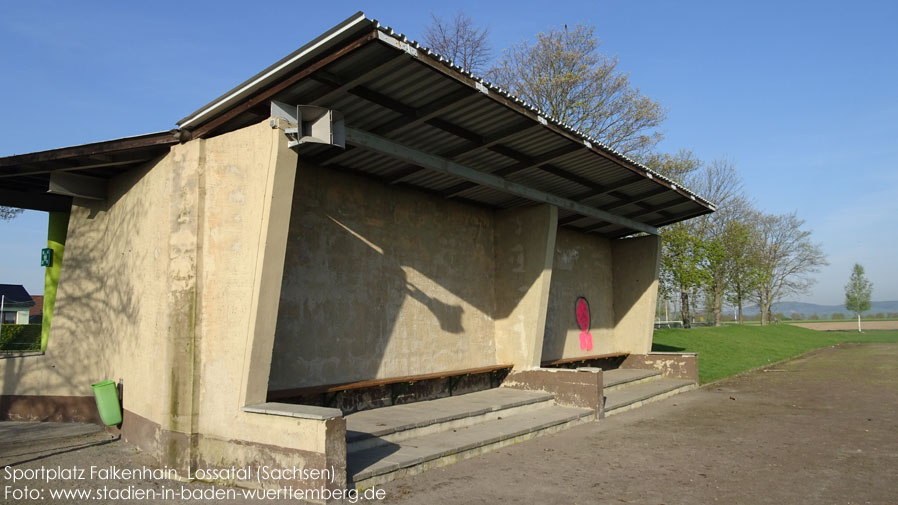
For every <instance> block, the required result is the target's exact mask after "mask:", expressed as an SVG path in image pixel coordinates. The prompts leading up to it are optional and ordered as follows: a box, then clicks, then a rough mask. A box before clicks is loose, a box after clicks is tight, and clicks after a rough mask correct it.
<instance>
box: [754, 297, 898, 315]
mask: <svg viewBox="0 0 898 505" xmlns="http://www.w3.org/2000/svg"><path fill="white" fill-rule="evenodd" d="M771 309H772V310H773V313H774V314H778V313H782V314H785V315H786V316H790V315H792V313H793V312H797V313H799V314H802V315H803V316H804V317H808V316H810V315H811V314H817V315H818V316H820V317H824V316H827V317H828V316H829V315H830V314H832V313H833V312H841V313H843V314H845V316H846V317H849V316H851V315H852V314H853V312H851V311H849V310H847V309H846V308H845V304H842V305H818V304H816V303H804V302H777V303H774V304H773V307H772V308H771ZM759 312H760V309H759V307H758V306H757V305H753V306H751V307H743V309H742V313H743V314H745V315H747V316H753V315H755V314H757V313H759ZM878 312H882V313H883V314H888V313H889V312H898V300H894V301H889V302H872V303H871V304H870V310H868V311H865V312H864V313H863V315H865V316H868V315H870V314H876V313H878Z"/></svg>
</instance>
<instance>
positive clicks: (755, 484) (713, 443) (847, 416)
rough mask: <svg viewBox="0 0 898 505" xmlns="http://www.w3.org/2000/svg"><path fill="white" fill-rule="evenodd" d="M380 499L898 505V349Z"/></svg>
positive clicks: (690, 401)
mask: <svg viewBox="0 0 898 505" xmlns="http://www.w3.org/2000/svg"><path fill="white" fill-rule="evenodd" d="M385 489H386V491H387V497H388V499H387V503H403V504H418V503H420V504H430V503H459V504H462V503H464V504H468V503H490V504H492V503H565V504H596V503H603V504H604V503H608V504H621V503H638V504H668V505H670V504H709V503H726V504H740V503H745V504H766V503H770V504H777V505H782V504H815V505H817V504H837V503H838V504H867V503H872V504H898V345H895V344H866V345H843V346H839V347H836V348H827V349H823V350H820V351H816V352H814V353H812V354H810V355H805V356H804V357H802V358H799V359H796V360H793V361H790V362H787V363H784V364H781V365H777V366H776V367H775V368H771V369H768V370H766V371H756V372H752V373H748V374H745V375H742V376H737V377H733V378H730V379H725V380H723V381H720V382H717V383H712V384H709V385H708V386H706V387H703V388H701V389H699V390H697V391H693V392H690V393H686V394H682V395H678V396H675V397H673V398H670V399H668V400H665V401H662V402H659V403H656V404H651V405H647V406H645V407H642V408H640V409H637V410H635V411H631V412H627V413H624V414H621V415H618V416H613V417H610V418H607V419H604V420H602V421H599V422H597V423H591V424H587V425H583V426H578V427H576V428H573V429H570V430H567V431H564V432H561V433H558V434H556V435H552V436H548V437H542V438H539V439H536V440H533V441H530V442H526V443H523V444H518V445H515V446H512V447H510V448H507V449H502V450H499V451H496V452H493V453H490V454H486V455H484V456H481V457H479V458H474V459H470V460H467V461H464V462H461V463H458V464H455V465H452V466H449V467H445V468H442V469H439V470H435V471H432V472H428V473H424V474H421V475H417V476H414V477H411V478H407V479H403V480H399V481H394V482H392V483H390V484H387V485H386V486H385Z"/></svg>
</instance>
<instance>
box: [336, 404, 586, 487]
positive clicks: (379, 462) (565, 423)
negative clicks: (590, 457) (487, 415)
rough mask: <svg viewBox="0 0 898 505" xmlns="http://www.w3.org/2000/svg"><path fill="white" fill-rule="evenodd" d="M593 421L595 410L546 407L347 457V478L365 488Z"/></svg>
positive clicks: (374, 448) (355, 453)
mask: <svg viewBox="0 0 898 505" xmlns="http://www.w3.org/2000/svg"><path fill="white" fill-rule="evenodd" d="M465 396H467V395H465ZM593 419H595V413H594V412H593V411H592V410H590V409H576V408H568V407H559V406H556V405H544V406H542V407H540V408H537V409H534V410H529V411H524V412H518V413H515V414H511V415H508V416H504V415H503V416H501V417H498V418H496V419H494V420H491V421H486V422H482V423H479V424H475V425H473V426H468V427H465V428H458V429H454V430H449V431H444V432H440V433H432V434H429V435H424V436H421V437H417V438H412V439H408V440H404V441H402V442H401V443H399V444H395V443H390V444H387V445H382V446H378V447H373V448H370V449H366V450H363V451H358V452H354V453H352V454H348V455H347V466H348V467H347V477H348V479H349V480H350V482H352V483H353V484H352V485H353V486H355V487H356V488H357V489H364V488H367V487H371V486H375V485H380V484H383V483H384V482H389V481H391V480H394V479H397V478H400V477H404V476H406V475H414V474H417V473H421V472H423V471H426V470H429V469H431V468H437V467H441V466H446V465H450V464H452V463H455V462H456V461H460V460H462V459H467V458H471V457H474V456H477V455H480V454H482V453H485V452H488V451H491V450H495V449H499V448H501V447H505V446H508V445H511V444H515V443H518V442H523V441H525V440H529V439H531V438H534V437H537V436H540V435H544V434H548V433H555V432H557V431H561V430H563V429H565V428H569V427H571V426H574V425H576V424H580V423H585V422H588V421H591V420H593Z"/></svg>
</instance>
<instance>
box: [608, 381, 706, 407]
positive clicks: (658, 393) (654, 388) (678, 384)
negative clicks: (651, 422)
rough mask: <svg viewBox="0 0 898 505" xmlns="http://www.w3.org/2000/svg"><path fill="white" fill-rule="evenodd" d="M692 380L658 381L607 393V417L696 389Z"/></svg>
mask: <svg viewBox="0 0 898 505" xmlns="http://www.w3.org/2000/svg"><path fill="white" fill-rule="evenodd" d="M696 387H697V386H696V384H695V382H693V381H691V380H683V379H658V380H653V381H650V382H644V383H641V384H635V385H632V386H629V387H626V388H623V389H618V390H616V391H611V392H607V393H605V416H610V415H614V414H619V413H621V412H624V411H626V410H629V409H632V408H636V407H640V406H642V405H644V404H646V403H650V402H653V401H658V400H663V399H665V398H667V397H669V396H673V395H675V394H677V393H682V392H684V391H689V390H691V389H695V388H696Z"/></svg>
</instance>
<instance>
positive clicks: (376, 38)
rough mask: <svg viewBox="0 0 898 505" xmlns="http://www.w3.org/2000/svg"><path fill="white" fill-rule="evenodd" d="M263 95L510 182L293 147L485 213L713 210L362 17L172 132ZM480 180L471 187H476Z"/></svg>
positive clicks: (667, 217) (648, 216)
mask: <svg viewBox="0 0 898 505" xmlns="http://www.w3.org/2000/svg"><path fill="white" fill-rule="evenodd" d="M271 100H279V101H284V102H287V103H302V104H312V105H321V106H324V107H328V108H332V109H334V110H337V111H340V112H341V113H343V114H344V117H345V120H346V125H347V127H348V128H353V129H356V130H359V131H364V132H366V134H374V135H377V136H379V137H380V138H383V139H385V140H387V141H390V142H394V143H398V144H400V145H402V146H404V147H406V148H411V149H414V150H416V151H418V152H422V153H426V154H428V155H435V156H438V157H441V158H443V159H445V160H450V161H451V162H453V163H457V164H460V165H461V166H464V167H468V168H469V169H473V170H475V171H479V172H483V173H488V174H492V176H493V179H491V180H498V181H503V180H504V181H508V183H507V184H510V185H514V184H517V186H516V187H518V188H519V191H518V192H517V193H515V192H514V191H511V192H509V191H503V190H502V188H501V187H498V186H494V187H492V188H491V187H486V186H480V185H478V184H477V183H474V182H468V181H467V180H464V179H461V178H459V177H458V176H457V175H448V174H446V173H438V172H434V171H432V170H429V169H426V168H424V167H417V166H415V165H413V164H411V163H410V162H409V161H403V160H401V159H398V158H395V157H391V156H384V155H381V154H376V153H374V152H372V151H369V150H365V149H363V148H361V147H355V148H353V147H354V146H352V145H350V146H347V149H346V151H345V152H344V151H341V150H340V149H339V148H336V147H327V146H321V145H310V146H303V147H301V150H300V155H301V156H302V157H303V159H304V160H305V161H306V162H309V163H316V164H320V165H323V166H330V167H333V168H335V169H340V170H350V171H356V172H362V173H364V174H366V175H369V176H373V177H377V178H379V179H381V180H383V181H384V182H385V183H390V184H397V183H399V184H406V185H412V186H415V187H418V188H420V189H423V190H426V191H430V192H436V193H438V194H441V195H443V196H445V197H447V198H458V199H463V200H467V201H472V202H477V203H480V204H484V205H488V206H490V207H494V208H513V207H518V206H522V205H528V204H532V201H530V200H529V199H528V198H526V197H522V193H521V192H520V188H522V187H523V188H527V189H528V191H525V193H527V194H528V195H529V194H531V193H530V192H529V189H532V190H536V191H538V192H541V193H540V194H546V195H550V198H549V199H551V200H553V201H558V198H556V197H559V198H562V199H564V200H563V201H567V202H570V204H569V206H570V207H571V208H574V209H577V208H579V209H580V212H586V210H584V209H585V208H584V207H583V205H586V206H588V209H596V210H595V211H592V210H589V211H588V212H589V213H593V214H596V213H598V214H599V215H602V216H605V217H606V219H612V221H621V220H620V219H617V218H616V217H614V218H612V217H611V216H609V214H602V212H605V211H603V210H602V209H609V210H607V212H608V213H610V214H612V215H613V216H623V217H627V216H630V217H629V218H628V219H631V221H624V222H629V223H630V224H631V225H634V226H636V228H635V229H639V228H641V227H642V226H643V225H647V226H650V227H654V226H659V225H661V224H666V223H670V222H675V221H677V220H682V219H687V218H689V217H693V216H696V215H700V214H704V213H707V212H711V211H713V210H714V206H713V205H712V204H710V203H709V202H707V201H705V200H704V199H702V198H700V197H698V196H697V195H695V194H694V193H693V192H691V191H689V190H686V189H685V188H682V187H681V186H679V185H678V184H675V183H673V182H672V181H670V180H668V179H667V178H665V177H663V176H661V175H659V174H657V173H655V172H653V171H651V170H650V169H648V168H647V167H645V166H642V165H640V164H638V163H636V162H635V161H633V160H631V159H629V158H627V157H625V156H623V155H622V154H620V153H618V152H616V151H614V150H612V149H610V148H608V147H606V146H603V145H601V144H600V143H599V142H598V141H596V140H595V139H593V138H591V137H588V136H586V135H584V134H583V133H582V132H578V131H575V130H574V129H572V128H571V127H570V126H568V125H565V124H562V123H560V122H558V121H555V120H553V119H552V118H551V117H550V116H548V114H546V113H545V112H544V111H541V110H539V109H537V108H535V107H533V106H531V105H530V104H527V103H525V102H523V101H522V100H521V99H519V98H517V97H514V96H512V95H510V94H508V93H507V92H506V91H505V90H502V89H500V88H498V87H496V86H494V85H492V84H491V83H489V82H487V81H484V80H483V79H480V78H477V77H475V76H473V75H472V74H471V73H470V72H467V71H465V70H464V69H461V68H460V67H458V66H456V65H454V64H453V63H452V62H449V61H446V59H445V58H443V57H441V56H440V55H438V54H436V53H434V52H432V51H430V50H429V49H427V48H425V47H422V46H421V45H419V44H417V43H416V42H414V41H410V40H408V39H407V38H406V37H405V36H403V35H401V34H399V33H397V32H394V31H393V30H392V29H391V28H389V27H385V26H381V25H380V23H378V22H377V21H376V20H372V19H368V18H367V17H365V16H364V14H362V13H357V14H356V15H354V16H351V17H350V18H348V19H347V20H346V21H344V22H343V23H341V24H339V25H337V26H336V27H334V28H333V29H331V30H329V31H328V32H326V33H325V34H323V35H321V36H319V37H318V38H316V39H315V40H313V41H312V42H310V43H309V44H306V45H305V46H303V47H301V48H300V49H298V50H297V51H294V52H293V53H291V54H290V55H288V56H287V57H285V58H283V59H282V60H280V61H278V62H277V63H275V64H274V65H271V66H270V67H268V68H266V69H265V70H263V71H262V72H260V73H259V74H256V75H255V76H253V77H252V78H250V79H249V80H247V81H246V82H244V83H242V84H240V85H238V86H237V87H235V88H234V89H232V90H231V91H229V92H228V93H225V94H224V95H222V96H221V97H219V98H217V99H216V100H214V101H213V102H210V103H209V104H208V105H206V106H204V107H202V108H200V109H199V110H197V111H196V112H194V113H192V114H190V115H189V116H187V117H185V118H184V119H182V120H181V121H179V123H178V124H179V125H181V127H182V132H181V134H182V135H184V134H185V132H189V133H190V134H191V135H193V136H194V137H208V136H214V135H218V134H221V133H224V132H227V131H232V130H235V129H237V128H241V127H243V126H247V125H249V124H252V123H257V122H259V121H262V120H265V119H267V118H268V115H269V105H268V104H269V103H270V101H271ZM2 161H3V160H2V159H0V162H2ZM0 164H2V163H0ZM0 176H3V174H2V173H0ZM496 177H501V179H496ZM481 179H482V178H481V177H479V176H478V177H475V178H472V179H469V180H471V181H474V180H477V181H480V183H484V184H485V183H486V182H484V181H483V180H481ZM503 184H505V183H503ZM500 186H502V185H500ZM502 187H505V186H502ZM509 187H510V186H509ZM535 201H539V200H538V199H537V200H535ZM562 203H563V202H562ZM578 206H580V207H578ZM563 210H564V212H563V213H562V218H561V220H560V221H561V223H562V224H563V225H564V226H574V227H578V228H580V229H585V230H589V231H597V232H599V233H602V234H605V235H608V236H618V235H626V234H629V233H632V232H633V229H627V228H626V227H621V226H619V225H610V224H605V225H603V224H602V223H599V222H598V221H597V220H596V219H595V217H596V216H593V217H592V218H580V219H577V218H576V216H573V215H571V214H570V213H569V211H567V210H565V209H563Z"/></svg>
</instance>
